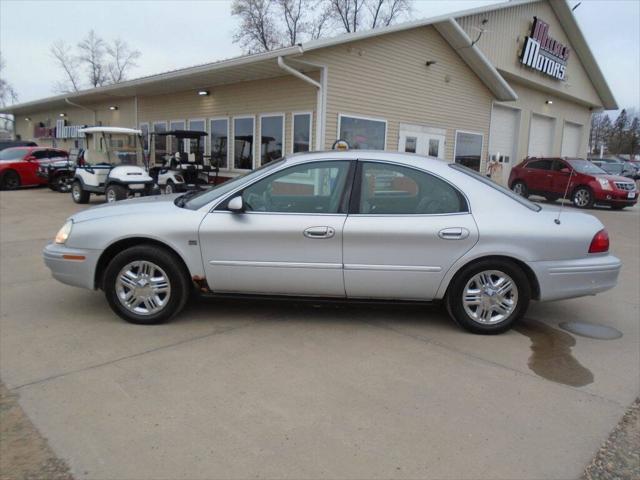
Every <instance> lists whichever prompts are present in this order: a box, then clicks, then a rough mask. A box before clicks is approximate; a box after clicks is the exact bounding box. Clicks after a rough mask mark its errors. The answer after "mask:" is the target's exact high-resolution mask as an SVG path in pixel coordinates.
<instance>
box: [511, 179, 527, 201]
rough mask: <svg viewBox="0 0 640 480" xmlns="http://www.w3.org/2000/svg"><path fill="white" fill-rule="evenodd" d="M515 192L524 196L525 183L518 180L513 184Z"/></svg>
mask: <svg viewBox="0 0 640 480" xmlns="http://www.w3.org/2000/svg"><path fill="white" fill-rule="evenodd" d="M513 193H515V194H516V195H520V196H521V197H524V193H525V191H524V183H521V182H518V183H516V184H515V185H514V186H513Z"/></svg>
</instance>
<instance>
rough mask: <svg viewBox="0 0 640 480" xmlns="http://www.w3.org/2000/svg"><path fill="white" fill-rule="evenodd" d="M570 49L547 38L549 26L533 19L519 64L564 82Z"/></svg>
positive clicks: (537, 19)
mask: <svg viewBox="0 0 640 480" xmlns="http://www.w3.org/2000/svg"><path fill="white" fill-rule="evenodd" d="M569 52H570V49H569V47H567V46H566V45H563V44H562V43H560V42H559V41H557V40H554V39H553V38H551V37H550V36H549V24H548V23H545V22H543V21H542V20H540V19H539V18H538V17H533V25H532V26H531V33H530V34H529V36H528V37H526V38H525V41H524V47H523V48H522V54H521V55H520V62H521V63H522V64H524V65H526V66H527V67H530V68H533V69H535V70H538V71H539V72H542V73H544V74H546V75H549V76H551V77H553V78H557V79H558V80H564V78H565V74H566V69H567V60H568V58H569Z"/></svg>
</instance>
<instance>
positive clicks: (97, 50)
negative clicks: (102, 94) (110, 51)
mask: <svg viewBox="0 0 640 480" xmlns="http://www.w3.org/2000/svg"><path fill="white" fill-rule="evenodd" d="M78 50H79V52H80V54H79V55H78V60H79V61H80V62H82V64H83V65H84V66H85V68H86V69H87V73H88V74H89V83H90V85H91V86H92V87H100V86H102V85H104V84H105V83H107V81H108V80H109V74H108V68H107V67H106V64H105V59H104V57H105V55H106V53H107V45H106V43H105V41H104V40H103V39H102V38H100V37H99V36H98V35H97V34H96V32H95V31H94V30H89V33H88V34H87V36H86V37H85V38H84V39H83V40H82V41H81V42H80V43H78Z"/></svg>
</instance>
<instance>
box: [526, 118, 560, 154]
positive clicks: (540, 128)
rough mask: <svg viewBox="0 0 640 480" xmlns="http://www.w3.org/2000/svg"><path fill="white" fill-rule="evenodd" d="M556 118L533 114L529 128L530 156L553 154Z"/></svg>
mask: <svg viewBox="0 0 640 480" xmlns="http://www.w3.org/2000/svg"><path fill="white" fill-rule="evenodd" d="M554 127H555V120H554V119H553V118H549V117H543V116H541V115H531V129H530V130H529V156H530V157H551V156H552V155H553V131H554Z"/></svg>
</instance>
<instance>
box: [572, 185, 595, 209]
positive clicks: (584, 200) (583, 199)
mask: <svg viewBox="0 0 640 480" xmlns="http://www.w3.org/2000/svg"><path fill="white" fill-rule="evenodd" d="M594 200H595V199H594V197H593V192H592V191H591V189H590V188H589V187H585V186H581V187H578V188H576V189H575V190H574V191H573V193H572V194H571V203H573V206H574V207H576V208H591V207H593V203H594Z"/></svg>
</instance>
